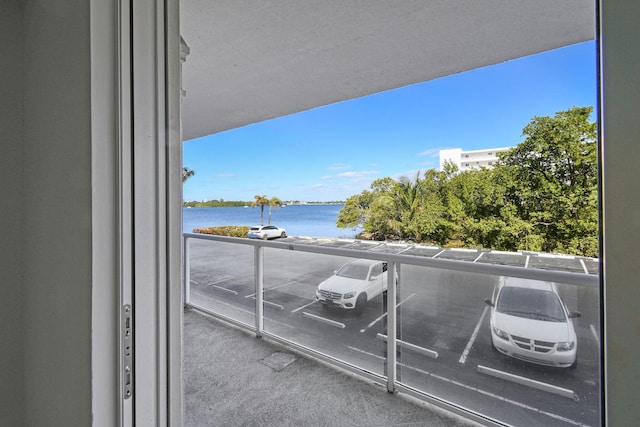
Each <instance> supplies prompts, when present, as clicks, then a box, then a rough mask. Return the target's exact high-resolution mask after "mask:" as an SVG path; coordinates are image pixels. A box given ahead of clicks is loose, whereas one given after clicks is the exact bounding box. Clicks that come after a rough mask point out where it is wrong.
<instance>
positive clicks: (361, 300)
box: [355, 294, 367, 316]
mask: <svg viewBox="0 0 640 427" xmlns="http://www.w3.org/2000/svg"><path fill="white" fill-rule="evenodd" d="M366 303H367V294H360V295H358V299H357V300H356V308H355V310H356V316H360V315H361V314H362V312H363V311H364V305H365V304H366Z"/></svg>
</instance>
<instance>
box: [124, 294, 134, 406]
mask: <svg viewBox="0 0 640 427" xmlns="http://www.w3.org/2000/svg"><path fill="white" fill-rule="evenodd" d="M132 322H133V309H132V308H131V305H130V304H126V305H125V306H124V307H123V308H122V352H123V355H122V356H123V357H122V359H123V360H122V366H123V371H122V387H123V389H122V392H123V396H124V398H125V399H129V398H130V397H131V396H132V395H133V323H132Z"/></svg>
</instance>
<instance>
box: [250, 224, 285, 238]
mask: <svg viewBox="0 0 640 427" xmlns="http://www.w3.org/2000/svg"><path fill="white" fill-rule="evenodd" d="M247 237H249V238H250V239H264V240H267V239H275V238H277V237H282V238H284V237H287V231H286V230H285V229H284V228H279V227H276V226H275V225H254V226H253V227H251V228H250V229H249V233H247Z"/></svg>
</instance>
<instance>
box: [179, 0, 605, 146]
mask: <svg viewBox="0 0 640 427" xmlns="http://www.w3.org/2000/svg"><path fill="white" fill-rule="evenodd" d="M594 14H595V6H594V1H593V0H562V1H558V0H534V1H531V0H421V1H412V0H347V1H345V0H272V1H269V0H254V1H249V0H182V2H181V33H182V36H183V38H184V40H185V41H186V43H187V45H188V46H189V48H190V53H189V55H188V57H187V60H186V62H185V63H184V65H183V75H182V80H183V83H182V86H183V89H184V90H185V92H186V93H185V95H184V97H183V101H182V102H183V104H182V124H183V138H184V139H185V140H188V139H193V138H197V137H200V136H205V135H209V134H213V133H217V132H221V131H225V130H229V129H233V128H237V127H241V126H244V125H247V124H251V123H256V122H259V121H263V120H267V119H272V118H276V117H281V116H284V115H288V114H292V113H297V112H300V111H304V110H308V109H311V108H314V107H319V106H323V105H328V104H332V103H335V102H339V101H344V100H348V99H353V98H357V97H361V96H365V95H370V94H373V93H377V92H381V91H385V90H389V89H394V88H398V87H402V86H406V85H410V84H414V83H419V82H424V81H427V80H432V79H436V78H438V77H443V76H447V75H450V74H455V73H459V72H462V71H467V70H471V69H474V68H478V67H483V66H487V65H492V64H497V63H500V62H504V61H507V60H509V59H513V58H518V57H522V56H527V55H531V54H535V53H539V52H543V51H546V50H550V49H555V48H559V47H562V46H567V45H571V44H574V43H578V42H582V41H586V40H591V39H593V38H594V33H595V17H594Z"/></svg>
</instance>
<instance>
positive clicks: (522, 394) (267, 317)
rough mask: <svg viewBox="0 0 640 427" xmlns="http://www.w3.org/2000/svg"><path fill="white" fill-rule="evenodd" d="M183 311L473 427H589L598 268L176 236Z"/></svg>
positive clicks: (596, 365)
mask: <svg viewBox="0 0 640 427" xmlns="http://www.w3.org/2000/svg"><path fill="white" fill-rule="evenodd" d="M184 245H185V246H184V248H185V250H184V253H185V262H184V265H185V272H184V273H185V283H186V286H185V301H186V303H187V304H188V305H189V306H191V307H193V308H196V309H199V310H202V311H205V312H207V313H209V314H211V315H214V316H217V317H220V318H222V319H224V320H226V321H229V322H232V323H234V324H237V325H240V326H243V327H245V328H248V329H251V330H253V331H254V332H255V333H256V335H257V336H267V337H269V338H270V339H273V340H275V341H278V342H281V343H283V344H284V345H286V346H289V347H292V348H295V349H296V350H298V351H302V352H305V353H307V354H309V355H311V356H313V357H316V358H320V359H322V360H324V361H327V362H329V363H332V364H335V365H337V366H339V367H341V368H344V369H348V370H350V371H352V372H356V373H358V374H361V375H363V376H365V377H368V378H370V379H373V380H375V381H378V382H380V383H382V384H384V385H386V387H387V389H388V390H389V391H390V392H395V391H400V392H404V393H407V394H410V395H412V396H414V397H417V398H419V399H422V400H425V401H428V402H430V403H435V404H437V405H439V406H443V407H445V408H446V409H448V410H451V411H454V412H457V413H459V414H462V415H463V416H466V417H468V418H471V419H474V420H476V421H480V422H483V423H486V424H494V423H495V424H508V425H523V426H524V425H527V426H528V425H545V426H554V425H558V426H566V425H579V426H586V425H588V426H594V425H599V424H600V420H601V415H600V408H601V404H600V370H601V364H600V360H601V357H600V353H601V352H600V338H599V337H600V332H599V331H600V320H599V319H600V303H599V277H598V274H597V273H598V261H597V260H593V259H588V258H579V257H568V256H549V255H544V254H535V253H525V252H519V253H502V252H495V251H494V252H491V251H477V250H443V249H442V248H435V247H426V246H417V245H400V244H380V243H367V242H358V241H353V240H337V239H334V240H330V239H325V240H322V239H306V240H305V239H299V238H298V239H296V238H287V239H281V240H274V241H261V240H249V239H236V238H228V237H220V236H203V235H196V234H185V235H184Z"/></svg>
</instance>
